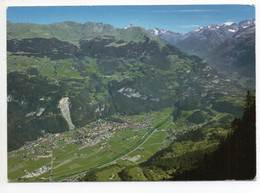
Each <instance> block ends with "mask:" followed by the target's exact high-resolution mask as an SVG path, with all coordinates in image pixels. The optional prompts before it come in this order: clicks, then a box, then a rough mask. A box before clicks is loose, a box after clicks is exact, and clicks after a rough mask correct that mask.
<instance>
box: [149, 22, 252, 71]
mask: <svg viewBox="0 0 260 193" xmlns="http://www.w3.org/2000/svg"><path fill="white" fill-rule="evenodd" d="M150 33H152V34H153V35H155V36H157V37H159V38H161V39H162V40H164V41H166V42H168V43H170V44H173V45H175V46H177V47H178V48H180V49H181V50H183V51H184V52H186V53H187V54H190V55H197V56H200V57H202V58H205V59H207V61H208V63H209V64H210V65H212V66H213V67H214V68H216V69H218V70H220V71H222V72H238V73H240V74H243V75H248V76H251V75H252V74H254V66H255V19H248V20H243V21H241V22H240V23H238V24H236V23H233V22H227V23H224V24H222V25H211V26H206V27H200V28H199V29H197V30H194V31H191V32H189V33H187V34H179V33H175V32H170V31H166V30H158V29H153V30H150Z"/></svg>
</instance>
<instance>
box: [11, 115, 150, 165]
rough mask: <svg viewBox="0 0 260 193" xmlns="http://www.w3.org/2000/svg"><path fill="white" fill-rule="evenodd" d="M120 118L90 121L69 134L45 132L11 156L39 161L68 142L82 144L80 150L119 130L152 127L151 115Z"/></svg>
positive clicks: (136, 129) (107, 137)
mask: <svg viewBox="0 0 260 193" xmlns="http://www.w3.org/2000/svg"><path fill="white" fill-rule="evenodd" d="M118 116H120V115H118ZM119 118H120V119H121V120H122V121H121V122H116V121H107V120H103V119H99V120H97V121H95V122H92V123H90V124H89V125H88V126H87V127H86V128H80V129H75V130H71V131H68V132H69V134H67V133H58V134H48V133H45V134H44V136H43V137H40V138H38V139H37V140H34V141H32V142H29V143H26V144H25V145H24V146H23V147H21V148H20V149H19V150H15V151H13V152H11V153H10V154H9V157H10V158H15V157H22V159H23V160H24V161H27V160H29V159H30V160H34V161H37V160H38V159H41V158H48V157H50V156H51V154H50V153H51V151H52V150H53V149H59V148H65V147H66V146H67V145H68V144H74V145H76V146H80V147H79V148H78V150H80V149H82V148H85V147H90V146H93V145H96V144H97V143H99V142H100V141H101V140H103V139H109V138H110V137H111V136H114V135H116V132H117V131H118V130H124V129H133V131H135V132H138V130H139V129H142V128H150V127H151V120H150V119H151V118H150V116H149V117H147V119H145V121H142V122H135V121H133V120H132V119H131V118H129V117H126V116H120V117H119ZM102 147H106V148H109V146H108V144H106V145H103V146H102ZM32 156H33V157H32ZM28 157H30V158H28Z"/></svg>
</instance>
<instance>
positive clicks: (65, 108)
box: [58, 97, 75, 130]
mask: <svg viewBox="0 0 260 193" xmlns="http://www.w3.org/2000/svg"><path fill="white" fill-rule="evenodd" d="M69 105H70V102H69V97H64V98H62V99H61V100H60V102H59V105H58V107H59V108H60V111H61V114H62V116H63V117H64V118H65V120H66V121H67V123H68V125H69V128H70V130H73V129H74V128H75V126H74V125H73V123H72V121H71V118H70V109H69Z"/></svg>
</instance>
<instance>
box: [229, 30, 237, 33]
mask: <svg viewBox="0 0 260 193" xmlns="http://www.w3.org/2000/svg"><path fill="white" fill-rule="evenodd" d="M228 31H230V32H233V33H234V32H236V30H234V29H228Z"/></svg>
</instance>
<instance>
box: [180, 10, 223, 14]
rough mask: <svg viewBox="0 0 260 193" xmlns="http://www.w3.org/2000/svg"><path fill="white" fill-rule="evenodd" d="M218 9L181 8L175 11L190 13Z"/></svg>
mask: <svg viewBox="0 0 260 193" xmlns="http://www.w3.org/2000/svg"><path fill="white" fill-rule="evenodd" d="M217 11H218V10H215V9H182V10H176V12H181V13H192V12H217Z"/></svg>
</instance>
